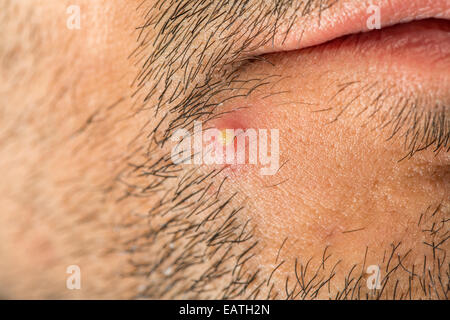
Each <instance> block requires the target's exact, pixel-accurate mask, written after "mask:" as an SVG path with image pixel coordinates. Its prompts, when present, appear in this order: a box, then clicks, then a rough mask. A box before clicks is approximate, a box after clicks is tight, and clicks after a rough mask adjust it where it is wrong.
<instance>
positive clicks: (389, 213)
mask: <svg viewBox="0 0 450 320" xmlns="http://www.w3.org/2000/svg"><path fill="white" fill-rule="evenodd" d="M372 2H376V3H382V2H386V1H372ZM388 2H389V1H388ZM355 3H358V5H361V6H364V5H366V6H367V5H368V3H369V1H367V3H366V1H356V0H355V1H349V0H347V1H300V0H298V1H263V0H250V1H244V0H239V1H219V0H206V1H187V0H171V1H168V0H165V1H162V0H161V1H160V0H133V1H106V0H105V1H101V0H98V1H97V0H96V1H92V0H90V1H88V0H76V1H74V0H71V1H61V0H40V1H39V0H32V1H31V0H30V1H12V0H8V1H6V2H5V4H4V5H3V7H4V8H3V10H2V13H0V26H1V28H2V30H3V32H2V34H1V36H0V69H1V72H0V79H1V82H0V90H1V95H0V105H1V117H0V122H1V131H0V144H1V148H0V172H1V173H2V179H1V180H0V194H1V196H0V204H1V208H2V210H1V214H0V297H5V298H150V299H160V298H164V299H172V298H177V299H183V298H195V299H211V298H217V299H222V298H225V299H234V298H237V299H247V298H248V299H253V298H257V299H266V298H268V299H315V298H319V299H329V298H332V299H376V298H382V299H409V298H421V299H446V298H448V291H449V272H450V271H449V260H448V258H447V256H446V252H447V249H448V246H449V242H448V241H447V240H448V237H449V227H448V221H449V214H450V194H449V192H450V185H449V182H450V179H449V176H450V174H449V173H450V170H449V169H450V166H449V165H450V162H449V161H450V158H449V153H448V151H449V136H450V133H449V132H450V131H449V117H448V105H449V102H450V95H449V92H450V90H449V88H448V85H449V83H450V81H448V80H449V77H450V74H449V73H448V70H449V64H450V58H449V57H450V52H449V44H448V43H449V38H448V37H449V36H448V34H449V27H448V23H447V24H446V25H444V26H442V23H438V22H437V21H418V22H414V23H410V24H408V26H406V25H404V26H392V27H389V28H384V29H382V30H378V31H372V32H370V33H367V34H358V35H349V36H346V37H344V38H340V39H336V40H333V41H331V42H328V43H325V44H321V45H317V46H308V47H307V48H302V49H299V50H293V51H289V52H278V51H283V50H277V51H276V52H272V53H271V51H270V50H268V49H267V48H271V47H272V48H274V47H277V46H280V45H281V43H282V42H283V40H282V39H284V37H281V36H279V35H280V34H283V32H285V33H286V34H287V35H289V26H290V25H293V26H302V25H305V26H306V25H308V26H309V25H315V24H318V23H319V21H320V19H331V17H336V16H339V15H340V14H345V7H346V5H347V6H350V5H355ZM345 4H346V5H345ZM70 5H78V6H80V10H81V11H80V12H81V17H82V19H81V28H80V29H79V30H70V29H68V28H67V27H66V20H67V17H68V15H67V14H66V9H67V8H68V7H69V6H70ZM343 10H344V11H343ZM447 10H448V8H447ZM319 18H320V19H319ZM410 33H412V34H414V37H415V38H413V37H412V35H410ZM431 33H432V34H433V36H430V34H431ZM310 37H311V38H307V39H305V42H306V43H308V41H310V45H312V44H313V43H314V39H313V38H312V37H313V36H310ZM286 39H288V40H286V41H289V39H290V38H288V37H286ZM405 39H409V40H410V41H409V42H408V41H405ZM424 39H431V40H429V42H427V46H426V47H425V46H423V45H417V47H416V46H415V44H417V43H419V44H422V43H423V42H424ZM433 39H434V40H433ZM271 44H272V45H271ZM424 48H425V49H424ZM261 53H265V54H264V55H262V54H261ZM430 57H432V58H433V59H432V60H433V63H429V64H427V67H423V69H421V67H419V66H418V61H425V60H426V59H428V58H430ZM194 121H202V122H203V123H204V124H205V127H207V126H215V125H217V126H219V127H220V126H224V127H227V124H230V123H236V122H238V123H239V124H240V125H242V126H243V127H244V128H243V129H245V128H265V129H271V128H276V129H279V131H280V142H279V145H280V168H279V170H278V172H277V173H276V174H275V175H272V176H262V175H260V174H259V167H257V166H248V165H244V166H243V167H242V168H241V167H238V168H236V169H233V168H230V167H227V166H221V165H200V166H196V165H177V164H174V163H173V162H172V161H171V157H170V152H171V149H172V147H173V146H174V142H173V141H171V139H170V137H171V134H173V132H174V131H175V130H176V129H179V128H184V129H186V130H192V129H193V124H194ZM70 265H78V266H79V267H80V269H81V275H82V289H81V290H68V289H67V288H66V278H67V276H68V274H67V273H66V268H67V267H68V266H70ZM372 265H376V266H379V268H380V274H381V280H382V281H381V286H382V288H379V289H376V290H374V289H370V288H368V286H367V279H368V278H369V277H370V276H371V272H368V267H369V266H372Z"/></svg>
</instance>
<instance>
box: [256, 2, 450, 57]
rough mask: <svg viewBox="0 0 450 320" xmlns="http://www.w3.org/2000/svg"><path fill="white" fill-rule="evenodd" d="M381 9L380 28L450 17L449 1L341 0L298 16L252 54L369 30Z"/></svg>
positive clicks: (315, 42) (297, 48)
mask: <svg viewBox="0 0 450 320" xmlns="http://www.w3.org/2000/svg"><path fill="white" fill-rule="evenodd" d="M373 5H374V6H377V8H379V12H380V15H379V17H380V22H381V27H382V28H385V27H388V26H393V25H396V24H399V23H406V22H411V21H416V20H424V19H429V18H437V19H444V20H449V19H450V0H392V1H388V0H382V1H366V0H364V1H361V0H357V1H348V0H347V1H339V2H337V3H336V4H335V5H334V6H332V7H331V8H330V9H328V10H325V11H323V12H322V14H321V18H320V24H319V19H318V17H317V16H316V17H312V18H311V19H308V20H305V19H299V20H297V22H296V23H295V24H294V25H293V26H292V27H291V29H290V31H289V33H288V35H287V36H286V29H285V30H284V31H283V30H282V29H281V30H280V32H279V34H277V35H275V38H274V41H273V42H270V43H268V44H267V45H266V46H264V47H261V48H259V49H257V50H256V51H254V52H251V54H256V55H261V54H267V53H273V52H282V51H294V50H299V49H302V48H306V47H311V46H316V45H320V44H322V43H325V42H328V41H331V40H333V39H336V38H339V37H342V36H345V35H350V34H356V33H361V32H366V31H370V30H371V28H370V27H369V26H370V24H369V26H368V20H369V19H370V18H371V17H372V16H373V15H374V14H375V11H374V10H373V9H374V7H373Z"/></svg>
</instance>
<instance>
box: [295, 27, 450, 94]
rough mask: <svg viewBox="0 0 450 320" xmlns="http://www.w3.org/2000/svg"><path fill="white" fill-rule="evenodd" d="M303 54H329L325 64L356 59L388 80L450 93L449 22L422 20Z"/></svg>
mask: <svg viewBox="0 0 450 320" xmlns="http://www.w3.org/2000/svg"><path fill="white" fill-rule="evenodd" d="M303 52H320V54H322V55H325V57H323V60H322V61H328V60H327V59H333V58H335V59H343V61H346V60H347V58H348V57H353V58H352V59H351V60H352V61H353V62H352V63H354V64H358V63H359V62H361V65H364V66H365V68H369V69H370V70H376V72H377V74H380V75H381V76H382V77H383V79H385V80H389V78H392V80H393V81H395V82H397V83H398V81H400V80H402V79H404V80H406V81H408V82H409V84H413V85H420V86H422V85H424V86H425V84H426V85H433V88H440V90H444V91H445V90H446V91H447V93H446V95H448V92H449V91H450V89H449V88H448V85H447V84H450V21H448V20H438V19H428V20H421V21H415V22H410V23H405V24H399V25H396V26H393V27H389V28H386V29H381V30H376V31H372V32H368V33H361V34H356V35H349V36H345V37H342V38H339V39H336V40H333V41H330V42H328V43H325V44H323V45H321V46H317V47H311V48H307V49H304V50H303ZM343 57H347V58H345V59H344V58H343ZM367 71H369V70H367ZM368 74H371V72H370V71H369V72H368ZM372 74H373V71H372ZM399 75H401V79H399ZM374 76H375V74H374ZM425 87H426V86H425Z"/></svg>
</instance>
